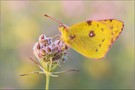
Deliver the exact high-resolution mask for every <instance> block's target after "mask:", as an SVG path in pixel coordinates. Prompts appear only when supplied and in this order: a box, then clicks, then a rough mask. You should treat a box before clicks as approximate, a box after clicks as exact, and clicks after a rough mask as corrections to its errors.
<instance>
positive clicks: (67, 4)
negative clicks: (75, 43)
mask: <svg viewBox="0 0 135 90" xmlns="http://www.w3.org/2000/svg"><path fill="white" fill-rule="evenodd" d="M134 3H135V2H134V1H108V2H107V1H42V0H41V1H4V0H3V1H0V4H1V5H0V6H1V9H0V11H1V13H0V16H1V18H0V21H1V24H0V25H1V26H0V88H1V89H2V88H11V89H30V88H31V89H32V88H33V89H34V88H35V89H43V88H44V85H45V76H44V75H29V76H25V77H20V76H19V75H20V74H23V73H27V72H31V71H34V70H39V69H38V67H37V66H36V65H35V64H34V63H33V62H32V61H30V60H29V59H28V57H32V58H34V59H36V58H35V56H34V55H33V51H32V47H33V45H34V43H35V42H37V41H38V37H39V35H41V34H45V35H47V36H54V35H56V34H59V31H58V28H57V27H58V23H56V22H54V21H52V20H50V19H48V18H46V17H44V14H45V13H46V14H48V15H50V16H52V17H54V18H56V19H58V20H59V21H61V22H63V23H65V24H66V25H69V26H70V25H72V24H74V23H77V22H80V21H86V20H99V19H107V18H112V19H119V20H121V21H123V22H124V24H125V27H124V30H123V32H122V34H121V35H120V37H119V38H118V40H117V41H116V42H115V44H114V45H113V47H112V48H111V49H110V51H109V53H108V54H107V56H106V58H104V59H103V60H98V61H94V60H91V59H88V58H85V57H84V56H82V55H80V54H79V53H77V52H75V51H74V50H72V49H70V51H69V57H68V61H67V62H65V63H63V64H62V66H61V67H60V68H59V69H58V70H57V71H61V70H67V69H73V68H74V69H79V70H80V72H68V73H63V74H60V75H59V77H58V78H53V77H52V78H51V83H50V88H51V89H132V88H134V29H135V28H134V25H135V22H134V19H135V18H134V13H135V12H134V7H135V6H134Z"/></svg>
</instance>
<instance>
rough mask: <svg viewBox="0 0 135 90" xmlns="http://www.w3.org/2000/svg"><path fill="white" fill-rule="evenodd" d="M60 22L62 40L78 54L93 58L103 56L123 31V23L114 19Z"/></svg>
mask: <svg viewBox="0 0 135 90" xmlns="http://www.w3.org/2000/svg"><path fill="white" fill-rule="evenodd" d="M45 16H46V17H49V18H51V19H53V20H55V21H57V22H58V23H60V26H59V27H58V28H59V31H60V32H61V38H62V40H63V41H64V42H65V43H66V44H67V45H68V46H69V47H71V48H72V49H74V50H75V51H77V52H79V53H80V54H82V55H84V56H86V57H88V58H93V59H101V58H104V57H105V56H106V54H107V52H108V51H109V49H110V48H111V46H112V45H113V43H114V42H115V41H116V39H117V38H118V37H119V35H120V34H121V32H122V31H123V27H124V23H123V22H122V21H120V20H116V19H105V20H88V21H84V22H80V23H77V24H74V25H72V26H66V25H65V24H63V23H61V22H59V21H58V20H56V19H54V18H52V17H50V16H48V15H46V14H45Z"/></svg>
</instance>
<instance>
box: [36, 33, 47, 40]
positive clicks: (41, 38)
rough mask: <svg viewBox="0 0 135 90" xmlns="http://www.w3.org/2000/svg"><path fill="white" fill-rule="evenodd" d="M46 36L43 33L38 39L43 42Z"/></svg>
mask: <svg viewBox="0 0 135 90" xmlns="http://www.w3.org/2000/svg"><path fill="white" fill-rule="evenodd" d="M45 38H46V36H45V35H44V34H42V35H40V36H39V39H38V40H39V42H42V41H44V39H45Z"/></svg>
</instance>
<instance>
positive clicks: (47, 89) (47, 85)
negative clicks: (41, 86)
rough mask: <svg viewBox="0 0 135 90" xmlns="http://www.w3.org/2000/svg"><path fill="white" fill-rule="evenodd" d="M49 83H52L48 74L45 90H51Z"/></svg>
mask: <svg viewBox="0 0 135 90" xmlns="http://www.w3.org/2000/svg"><path fill="white" fill-rule="evenodd" d="M49 82H50V75H48V74H46V88H45V90H49Z"/></svg>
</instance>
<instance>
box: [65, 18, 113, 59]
mask: <svg viewBox="0 0 135 90" xmlns="http://www.w3.org/2000/svg"><path fill="white" fill-rule="evenodd" d="M67 33H68V36H67V37H71V36H73V37H74V38H69V40H68V42H67V44H68V45H69V46H70V47H72V48H73V49H75V50H76V51H78V52H79V53H81V54H82V55H84V56H86V57H89V58H102V57H104V55H105V54H106V52H107V51H108V48H109V47H110V44H111V41H112V38H113V37H112V35H111V33H112V31H111V30H110V28H109V27H108V26H106V25H105V24H103V23H101V22H99V21H88V22H82V23H79V24H75V25H73V26H71V27H70V28H69V31H68V32H67Z"/></svg>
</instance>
